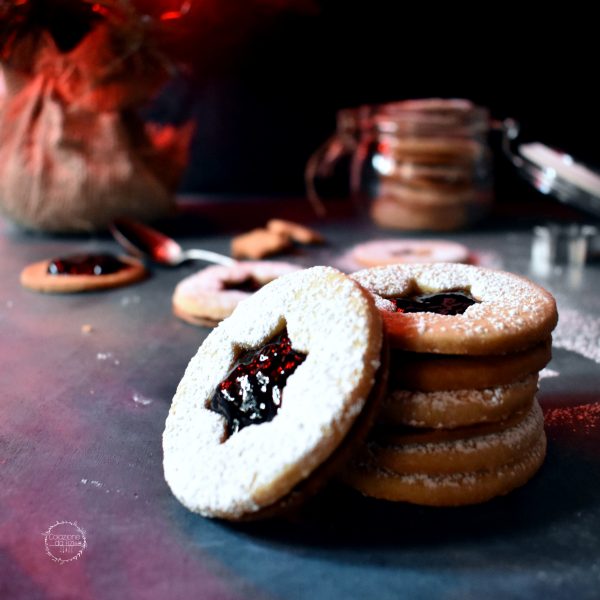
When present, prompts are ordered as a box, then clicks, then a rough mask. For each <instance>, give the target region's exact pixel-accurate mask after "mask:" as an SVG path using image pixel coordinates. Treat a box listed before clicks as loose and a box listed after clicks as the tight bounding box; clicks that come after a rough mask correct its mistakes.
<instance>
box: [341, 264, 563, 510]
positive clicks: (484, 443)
mask: <svg viewBox="0 0 600 600" xmlns="http://www.w3.org/2000/svg"><path fill="white" fill-rule="evenodd" d="M353 277H354V278H355V279H356V280H357V281H359V282H360V283H361V284H362V285H363V286H364V287H366V288H367V289H369V290H370V291H371V292H372V293H374V294H375V295H376V296H377V297H378V298H379V304H380V306H381V307H382V308H383V315H384V318H385V321H386V324H387V330H388V335H389V339H390V342H391V345H392V346H393V350H392V353H391V362H390V386H389V388H390V389H389V393H388V395H387V398H386V399H385V400H384V405H383V409H382V411H381V415H380V418H379V423H378V425H377V426H376V427H375V428H374V429H373V430H372V432H371V434H370V437H369V441H368V443H367V446H366V448H365V450H364V451H363V453H362V454H361V455H360V456H359V457H358V458H357V459H356V460H355V461H354V463H353V466H352V467H351V468H350V469H349V470H348V471H347V473H346V475H345V479H346V481H347V482H348V483H350V484H351V485H353V486H354V487H356V488H357V489H359V490H361V491H362V492H363V493H365V494H367V495H370V496H375V497H378V498H385V499H388V500H402V501H409V502H414V503H417V504H427V505H461V504H472V503H476V502H482V501H484V500H488V499H490V498H492V497H494V496H497V495H500V494H504V493H506V492H508V491H510V490H511V489H514V488H516V487H518V486H520V485H522V484H524V483H525V482H526V481H527V480H528V479H529V478H530V477H531V476H532V475H533V474H534V473H535V472H536V471H537V469H538V468H539V466H540V465H541V463H542V462H543V459H544V456H545V450H546V437H545V434H544V427H543V422H544V419H543V415H542V411H541V408H540V406H539V404H538V402H537V400H536V398H535V395H536V392H537V389H538V386H537V384H538V373H539V371H540V370H541V369H542V368H543V367H544V366H545V365H546V364H547V363H548V362H549V360H550V358H551V345H552V343H551V337H550V333H551V331H552V328H553V327H554V326H555V324H556V313H555V309H554V308H553V307H554V303H553V301H552V300H551V297H550V295H549V294H547V292H545V291H544V290H542V289H541V288H538V287H536V286H533V284H531V283H530V282H527V281H525V280H523V279H520V278H518V277H515V276H512V275H510V274H507V273H501V272H497V273H496V272H493V271H479V272H478V271H477V270H473V268H472V267H468V266H458V265H456V266H453V267H452V268H451V269H449V268H448V266H447V265H432V266H430V267H428V268H427V269H423V268H422V267H419V266H415V267H411V266H408V265H405V266H401V267H398V266H396V267H394V266H392V267H385V268H379V269H368V270H365V271H362V272H359V273H357V274H355V275H354V276H353ZM440 289H443V290H447V291H445V292H443V293H438V292H434V293H431V291H432V290H440ZM448 290H450V291H448ZM407 293H408V294H407ZM384 298H388V299H389V300H384ZM475 298H477V299H478V300H475ZM482 300H483V302H481V301H482ZM487 302H489V303H490V305H489V306H488V307H487V308H486V306H485V304H486V303H487ZM386 305H387V306H386ZM490 306H491V307H493V308H492V309H491V310H490ZM469 307H472V308H471V310H470V311H469V315H468V318H467V315H464V313H465V311H466V310H467V308H469ZM388 311H389V312H388ZM398 314H400V315H401V317H400V318H398ZM452 315H457V316H458V315H460V316H458V317H455V318H454V319H448V316H452Z"/></svg>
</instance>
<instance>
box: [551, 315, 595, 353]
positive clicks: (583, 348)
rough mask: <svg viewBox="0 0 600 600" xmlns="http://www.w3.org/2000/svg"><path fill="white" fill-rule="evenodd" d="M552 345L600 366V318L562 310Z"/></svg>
mask: <svg viewBox="0 0 600 600" xmlns="http://www.w3.org/2000/svg"><path fill="white" fill-rule="evenodd" d="M552 344H553V346H556V347H557V348H564V349H565V350H570V351H571V352H576V353H577V354H580V355H581V356H584V357H585V358H588V359H589V360H593V361H594V362H596V363H599V364H600V318H598V317H593V316H591V315H585V314H583V313H581V312H579V311H577V310H575V309H572V308H561V311H560V321H559V322H558V326H557V328H556V331H555V332H554V335H553V339H552Z"/></svg>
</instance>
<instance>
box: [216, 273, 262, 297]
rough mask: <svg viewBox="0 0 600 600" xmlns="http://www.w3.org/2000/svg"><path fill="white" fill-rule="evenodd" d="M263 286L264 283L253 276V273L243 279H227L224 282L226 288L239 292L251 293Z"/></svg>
mask: <svg viewBox="0 0 600 600" xmlns="http://www.w3.org/2000/svg"><path fill="white" fill-rule="evenodd" d="M262 286H263V284H262V283H261V282H260V281H258V279H255V278H254V277H252V275H248V277H246V278H245V279H242V280H241V281H225V282H224V283H223V289H224V290H237V291H238V292H249V293H253V292H256V291H257V290H260V288H261V287H262Z"/></svg>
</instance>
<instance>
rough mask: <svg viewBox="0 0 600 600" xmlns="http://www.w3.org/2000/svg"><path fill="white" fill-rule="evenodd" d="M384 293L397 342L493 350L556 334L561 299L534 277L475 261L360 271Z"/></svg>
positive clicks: (381, 300) (409, 346) (362, 279)
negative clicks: (530, 279)
mask: <svg viewBox="0 0 600 600" xmlns="http://www.w3.org/2000/svg"><path fill="white" fill-rule="evenodd" d="M353 278H354V279H356V281H358V282H359V283H360V284H361V285H362V286H363V287H365V288H366V289H368V290H369V291H370V292H371V293H373V294H374V295H375V296H376V299H377V301H378V305H379V306H380V308H381V312H382V316H383V319H384V326H385V329H386V331H387V333H388V335H389V338H390V344H391V346H392V347H395V348H399V349H402V350H410V351H411V352H432V353H439V354H468V355H488V354H504V353H508V352H517V351H521V350H524V349H526V348H531V347H532V346H534V345H535V344H538V343H540V342H542V341H544V340H546V339H548V338H549V336H550V333H551V332H552V330H553V329H554V327H555V325H556V323H557V320H558V313H557V311H556V302H555V301H554V298H553V297H552V296H551V295H550V294H549V293H548V292H547V291H546V290H544V289H543V288H541V287H539V286H538V285H536V284H534V283H533V282H531V281H529V280H527V279H524V278H523V277H519V276H517V275H513V274H512V273H505V272H502V271H492V270H490V269H484V268H481V267H475V266H471V265H457V264H452V265H450V264H443V263H439V264H428V265H392V266H387V267H379V268H374V269H367V270H364V271H359V272H358V273H355V274H354V275H353Z"/></svg>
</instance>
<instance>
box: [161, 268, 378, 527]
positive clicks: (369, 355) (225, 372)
mask: <svg viewBox="0 0 600 600" xmlns="http://www.w3.org/2000/svg"><path fill="white" fill-rule="evenodd" d="M341 306H342V307H343V309H341V308H340V307H341ZM282 331H286V332H287V336H288V338H289V348H288V349H291V351H292V352H294V353H300V354H303V355H305V359H304V360H303V362H301V364H299V366H297V368H296V369H295V370H294V371H293V372H292V374H291V375H290V376H289V379H287V382H286V383H285V387H284V388H283V390H282V391H281V394H280V396H278V398H279V403H278V406H279V409H278V410H277V411H276V414H275V415H274V416H273V418H272V420H266V421H264V422H255V423H256V424H252V425H249V426H245V427H244V428H241V427H240V429H239V430H235V428H232V423H231V422H230V420H229V419H226V418H225V417H224V416H223V414H220V413H219V412H216V410H213V408H211V407H214V398H215V392H216V391H217V390H219V393H220V394H223V393H224V392H223V391H222V390H228V389H230V388H229V387H228V386H229V383H230V381H231V378H232V377H234V375H235V373H237V371H236V369H237V368H238V367H240V366H241V367H242V368H243V369H245V365H246V363H244V362H243V361H244V360H245V359H244V356H245V353H247V352H249V351H252V352H255V355H254V356H261V357H262V356H263V354H264V355H265V356H269V357H270V356H271V354H269V351H268V349H267V346H268V344H272V343H274V342H272V340H273V338H274V337H275V336H277V335H279V334H280V333H281V332H282ZM275 347H278V346H277V343H275ZM381 348H382V327H381V319H380V315H379V312H378V310H377V309H376V308H375V306H374V302H373V298H372V297H371V296H370V295H369V294H368V293H366V292H365V291H364V290H363V289H362V288H361V287H360V286H358V285H357V284H356V283H355V282H354V281H353V280H351V279H350V278H348V277H346V276H345V275H343V274H341V273H340V272H339V271H336V270H335V269H332V268H328V267H314V268H312V269H308V270H304V271H298V272H296V273H291V274H289V275H285V276H283V277H280V278H279V279H276V280H275V281H273V282H271V283H269V284H267V285H266V286H265V287H263V288H262V289H260V290H259V291H257V292H256V293H255V294H254V295H253V296H252V297H251V298H249V299H248V300H246V301H245V302H242V303H241V304H239V305H238V307H237V308H236V309H235V311H234V312H233V314H232V315H231V316H230V317H229V318H227V319H225V320H224V321H223V322H222V323H220V325H219V327H217V328H216V329H215V330H213V331H212V332H211V334H210V335H209V336H208V337H207V338H206V340H205V341H204V343H203V344H202V346H201V347H200V349H199V350H198V353H197V354H196V356H195V357H194V358H192V360H191V362H190V364H189V365H188V367H187V369H186V372H185V375H184V376H183V379H182V380H181V382H180V384H179V386H178V388H177V392H176V394H175V397H174V399H173V404H172V406H171V410H170V411H169V416H168V417H167V421H166V426H165V431H164V434H163V450H164V474H165V479H166V481H167V483H168V484H169V486H170V488H171V490H172V491H173V493H174V494H175V496H176V497H177V498H178V499H179V501H180V502H182V504H184V505H185V506H186V507H187V508H189V509H190V510H192V511H194V512H199V513H201V514H203V515H206V516H211V517H221V518H225V519H230V520H239V519H245V518H252V517H253V516H261V515H263V514H271V511H270V509H271V508H273V507H278V506H286V504H287V503H286V502H285V500H286V498H289V497H290V496H293V495H294V493H295V491H296V490H298V489H299V488H306V489H308V488H310V487H311V486H309V485H308V481H309V479H310V477H311V475H312V474H317V473H319V471H320V470H327V469H326V468H325V467H326V464H327V461H328V460H329V459H331V458H332V457H335V454H336V450H337V449H339V448H340V447H341V446H342V444H343V443H344V442H347V440H348V435H349V434H352V432H353V430H354V428H355V425H356V424H357V423H359V421H360V418H361V415H362V414H363V411H365V410H374V408H373V407H374V406H375V408H376V403H375V401H376V398H375V396H376V394H375V395H373V388H374V384H375V381H376V379H377V378H378V376H381V373H382V371H381V369H380V354H381ZM253 360H256V359H253ZM261 360H262V359H261ZM269 360H270V359H269ZM240 361H241V362H240ZM254 364H255V363H254V362H252V361H251V362H250V365H254ZM286 368H287V367H286ZM232 369H233V370H232ZM256 377H257V378H258V374H257V375H256ZM273 377H275V376H274V375H273ZM380 387H381V386H380ZM273 397H274V398H275V395H274V396H273ZM371 403H375V404H371ZM261 407H262V405H261ZM241 408H243V406H239V405H236V410H241ZM250 418H252V417H250ZM312 489H314V488H311V491H312Z"/></svg>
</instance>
